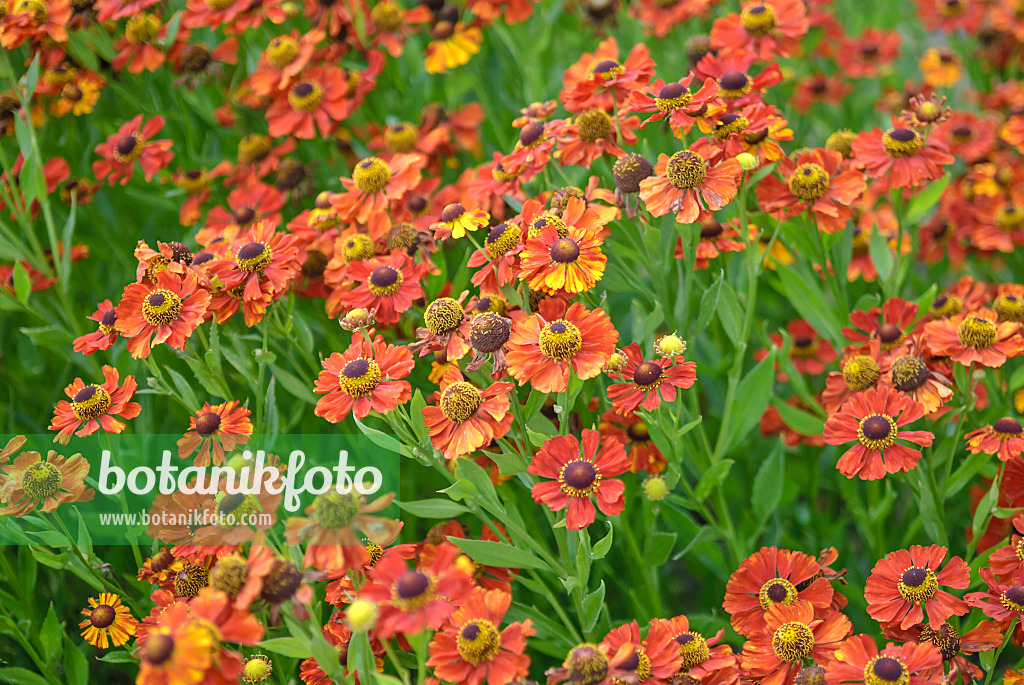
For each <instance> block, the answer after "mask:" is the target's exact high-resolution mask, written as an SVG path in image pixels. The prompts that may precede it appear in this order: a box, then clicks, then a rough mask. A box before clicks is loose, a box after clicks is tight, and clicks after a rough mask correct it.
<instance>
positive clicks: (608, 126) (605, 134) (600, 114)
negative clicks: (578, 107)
mask: <svg viewBox="0 0 1024 685" xmlns="http://www.w3.org/2000/svg"><path fill="white" fill-rule="evenodd" d="M576 125H577V127H578V128H579V136H580V140H582V141H584V142H586V143H594V142H596V141H598V140H602V139H605V138H609V137H611V135H612V118H611V117H610V116H608V113H607V112H605V111H604V110H602V109H588V110H586V111H583V112H580V114H579V116H577V117H576Z"/></svg>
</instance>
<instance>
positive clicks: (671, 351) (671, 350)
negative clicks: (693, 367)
mask: <svg viewBox="0 0 1024 685" xmlns="http://www.w3.org/2000/svg"><path fill="white" fill-rule="evenodd" d="M654 351H655V352H657V353H658V355H659V356H662V357H674V356H676V355H679V354H683V353H684V352H686V341H685V340H683V339H682V338H680V337H679V336H678V335H676V334H675V333H673V334H671V335H663V336H662V337H660V338H658V340H657V342H655V343H654Z"/></svg>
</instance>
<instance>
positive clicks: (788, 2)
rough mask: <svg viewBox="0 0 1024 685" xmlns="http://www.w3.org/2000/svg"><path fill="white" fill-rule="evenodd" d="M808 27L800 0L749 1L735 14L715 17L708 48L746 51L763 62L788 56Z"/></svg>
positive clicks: (724, 50)
mask: <svg viewBox="0 0 1024 685" xmlns="http://www.w3.org/2000/svg"><path fill="white" fill-rule="evenodd" d="M808 28H810V23H809V22H808V20H807V9H806V8H805V7H804V4H803V2H800V0H752V1H751V2H747V3H746V4H744V5H743V8H742V11H741V12H740V13H739V14H736V13H732V14H728V15H726V16H724V17H719V18H718V19H715V21H714V23H713V24H712V25H711V49H712V50H716V51H718V52H720V53H721V54H723V55H729V54H732V53H741V54H742V53H748V52H749V53H753V54H755V55H757V57H758V59H761V60H764V61H768V60H770V59H772V58H773V57H788V56H789V55H790V53H792V52H793V51H794V50H796V49H797V48H798V47H799V46H800V39H801V37H802V36H803V35H804V34H806V33H807V30H808Z"/></svg>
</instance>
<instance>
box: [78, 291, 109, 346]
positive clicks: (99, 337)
mask: <svg viewBox="0 0 1024 685" xmlns="http://www.w3.org/2000/svg"><path fill="white" fill-rule="evenodd" d="M89 318H90V319H92V320H93V321H96V322H97V323H98V326H97V329H96V330H95V331H93V332H92V333H86V334H85V335H80V336H78V337H77V338H75V341H74V344H73V347H74V350H75V352H81V353H82V354H84V355H90V354H95V353H96V352H102V351H104V350H109V349H110V346H111V345H113V344H114V342H115V341H116V340H117V328H115V327H114V322H115V321H116V320H117V314H116V308H115V307H114V305H113V304H111V302H110V300H103V301H102V302H100V303H99V305H97V308H96V311H95V312H93V314H92V316H90V317H89Z"/></svg>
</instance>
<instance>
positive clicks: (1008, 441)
mask: <svg viewBox="0 0 1024 685" xmlns="http://www.w3.org/2000/svg"><path fill="white" fill-rule="evenodd" d="M964 438H965V439H966V440H967V451H968V452H970V453H971V454H982V453H984V454H995V455H997V456H998V457H999V459H1000V461H1010V459H1012V458H1013V457H1019V456H1020V455H1021V454H1024V436H1021V425H1020V421H1018V420H1017V419H1015V418H1013V417H1012V416H1004V417H1003V418H1001V419H999V420H998V421H996V422H995V423H993V424H992V425H990V426H984V427H983V428H979V429H977V430H974V431H971V432H970V433H968V434H967V435H965V436H964Z"/></svg>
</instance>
